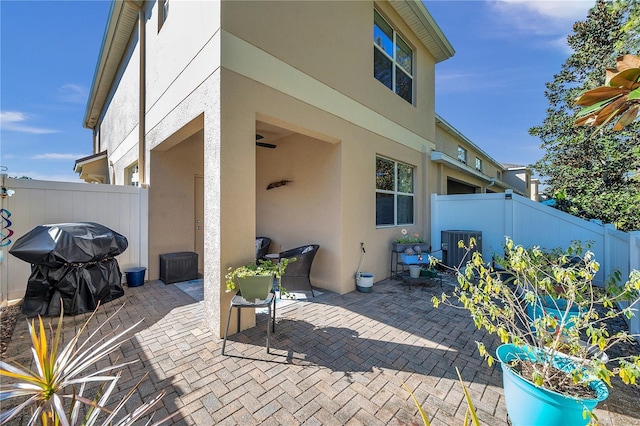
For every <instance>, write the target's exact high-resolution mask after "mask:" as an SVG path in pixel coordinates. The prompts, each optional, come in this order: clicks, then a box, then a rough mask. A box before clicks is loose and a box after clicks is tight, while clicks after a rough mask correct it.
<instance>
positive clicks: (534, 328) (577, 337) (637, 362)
mask: <svg viewBox="0 0 640 426" xmlns="http://www.w3.org/2000/svg"><path fill="white" fill-rule="evenodd" d="M474 244H475V242H474V241H473V239H472V240H471V241H470V242H469V244H468V247H465V244H464V243H463V242H460V247H462V248H466V249H467V253H469V252H470V248H472V247H473V245H474ZM573 247H574V248H575V246H573ZM574 248H572V249H569V250H567V251H566V252H565V253H564V254H561V255H557V256H549V255H548V253H544V252H543V251H542V250H540V249H539V248H537V247H536V248H533V249H530V250H527V249H525V248H524V247H522V246H517V245H515V244H514V243H513V241H511V240H510V239H507V242H506V244H505V257H504V258H499V259H498V264H499V265H500V266H502V268H503V270H501V271H500V272H496V271H495V269H494V268H492V267H491V266H489V264H485V263H484V262H483V260H482V255H481V254H480V253H473V256H472V258H471V259H470V260H469V261H468V262H467V264H466V265H465V266H463V267H462V268H461V269H459V270H456V274H457V279H458V285H457V286H456V287H455V289H454V290H453V294H452V295H447V294H442V295H441V296H440V297H434V298H433V303H434V306H436V307H437V306H438V305H439V304H440V303H448V304H450V305H451V306H454V307H457V308H460V309H466V310H467V311H468V312H469V313H470V315H471V318H472V319H473V322H474V324H475V325H476V326H477V327H478V328H479V329H484V330H486V331H487V332H488V333H489V334H496V335H497V336H498V338H499V339H500V342H501V343H502V345H501V346H499V347H498V349H497V351H496V354H497V356H496V357H497V359H498V360H499V361H500V362H501V366H502V371H503V386H504V393H505V402H506V405H507V412H508V413H509V418H510V420H511V422H512V424H513V425H522V424H527V425H547V424H562V425H569V424H571V425H573V424H582V425H584V424H586V423H587V422H589V421H590V419H592V416H593V413H592V410H593V409H594V408H595V406H596V404H597V403H598V402H599V401H602V400H604V399H606V398H607V396H608V388H607V386H611V378H612V377H614V376H619V377H620V379H621V380H622V381H623V382H624V383H626V384H635V383H636V381H637V380H638V379H639V378H640V356H635V355H630V356H625V357H619V358H614V357H612V358H611V359H609V360H607V359H606V358H603V357H602V353H603V352H604V351H607V350H608V349H611V348H612V346H613V345H615V344H616V343H619V342H621V341H625V340H630V339H631V338H632V336H630V335H629V333H628V332H625V331H620V332H613V331H611V330H609V329H608V328H607V323H608V322H610V320H611V319H613V318H616V317H620V316H627V317H629V316H631V315H633V313H632V310H633V309H636V308H637V306H638V304H639V302H640V296H639V295H640V272H638V271H633V272H632V273H631V275H630V277H629V280H628V281H627V282H626V283H624V284H621V283H620V282H619V281H618V280H615V279H614V280H612V281H611V282H610V283H609V285H608V286H607V287H597V286H595V285H594V284H593V278H594V276H595V274H596V272H597V271H598V267H599V265H598V263H597V262H596V261H595V259H594V257H593V253H591V252H589V251H587V252H586V253H584V254H582V255H581V256H580V258H581V260H580V261H579V262H574V261H570V259H572V258H573V257H574V256H575V254H576V253H575V252H574ZM547 296H550V298H551V299H553V298H561V300H562V304H559V305H558V304H556V305H558V308H559V309H557V310H554V311H551V310H546V309H540V312H539V313H538V315H537V316H536V317H535V318H532V316H531V314H530V312H531V307H532V306H534V307H535V306H539V303H540V300H543V299H544V298H545V297H547ZM450 298H452V299H454V300H455V303H454V302H452V301H450ZM557 300H560V299H557ZM620 301H627V302H628V305H627V307H626V308H624V309H619V308H617V306H619V303H618V302H620ZM561 306H562V307H561ZM574 307H577V308H578V312H579V314H578V315H573V308H574ZM585 343H586V344H585ZM476 344H477V346H478V350H479V353H480V355H481V356H483V357H484V359H485V360H486V361H487V362H488V364H489V365H492V364H493V363H494V361H495V358H494V357H493V356H492V355H491V354H489V352H488V351H487V349H486V347H485V343H483V342H476ZM594 348H595V349H596V350H593V349H594ZM607 361H608V362H607Z"/></svg>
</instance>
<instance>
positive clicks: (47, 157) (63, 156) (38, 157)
mask: <svg viewBox="0 0 640 426" xmlns="http://www.w3.org/2000/svg"><path fill="white" fill-rule="evenodd" d="M83 157H86V154H58V153H53V152H51V153H46V154H37V155H34V156H32V157H31V159H32V160H77V159H78V158H83Z"/></svg>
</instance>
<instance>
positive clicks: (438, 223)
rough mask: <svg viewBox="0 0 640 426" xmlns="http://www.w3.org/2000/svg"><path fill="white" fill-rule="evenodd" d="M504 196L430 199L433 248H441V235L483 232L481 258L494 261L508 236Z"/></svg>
mask: <svg viewBox="0 0 640 426" xmlns="http://www.w3.org/2000/svg"><path fill="white" fill-rule="evenodd" d="M506 217H507V215H506V214H505V209H504V195H503V194H469V195H436V194H433V195H432V196H431V246H432V247H433V249H434V250H438V249H439V248H440V247H441V243H442V241H441V234H440V232H441V231H447V230H472V231H482V254H483V256H484V257H485V258H486V259H491V255H492V254H493V253H494V252H498V253H499V252H500V251H501V248H502V245H503V243H504V235H505V233H506V230H505V226H506V221H507V219H506Z"/></svg>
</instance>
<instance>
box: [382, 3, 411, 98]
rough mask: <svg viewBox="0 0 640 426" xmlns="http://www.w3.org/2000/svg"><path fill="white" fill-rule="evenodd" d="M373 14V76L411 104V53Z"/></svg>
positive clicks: (397, 36)
mask: <svg viewBox="0 0 640 426" xmlns="http://www.w3.org/2000/svg"><path fill="white" fill-rule="evenodd" d="M373 13H374V23H373V75H374V76H375V78H376V79H377V80H378V81H380V82H381V83H382V84H384V85H385V86H387V87H388V88H389V89H391V90H393V91H394V92H395V93H397V94H398V95H400V96H401V97H402V98H403V99H404V100H406V101H407V102H409V103H413V51H412V50H411V48H410V47H409V45H408V44H407V43H406V42H405V41H404V40H403V39H402V37H400V35H399V34H398V33H397V32H396V31H395V30H394V29H393V27H391V25H389V23H388V22H387V21H385V19H384V18H383V17H382V16H380V14H379V13H378V12H377V11H376V10H374V11H373Z"/></svg>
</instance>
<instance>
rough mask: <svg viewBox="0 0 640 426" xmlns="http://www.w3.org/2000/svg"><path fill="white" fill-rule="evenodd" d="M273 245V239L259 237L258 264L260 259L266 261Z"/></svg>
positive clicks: (257, 240) (257, 246)
mask: <svg viewBox="0 0 640 426" xmlns="http://www.w3.org/2000/svg"><path fill="white" fill-rule="evenodd" d="M270 245H271V238H267V237H257V238H256V262H257V261H258V260H260V259H264V258H265V256H266V254H267V253H269V246H270Z"/></svg>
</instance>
